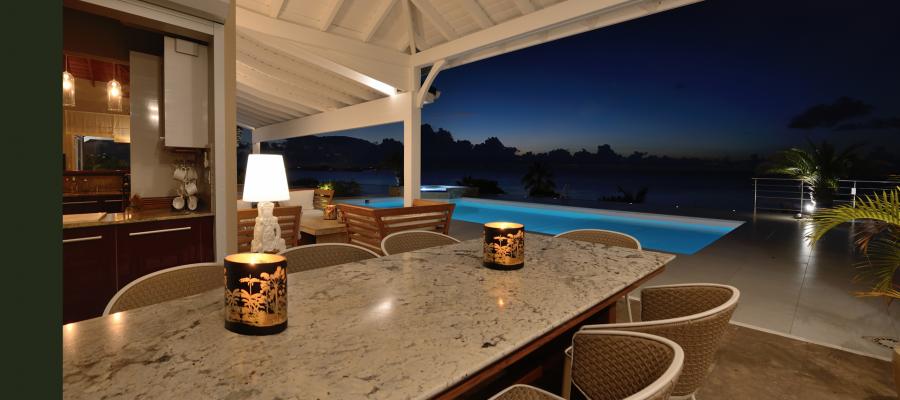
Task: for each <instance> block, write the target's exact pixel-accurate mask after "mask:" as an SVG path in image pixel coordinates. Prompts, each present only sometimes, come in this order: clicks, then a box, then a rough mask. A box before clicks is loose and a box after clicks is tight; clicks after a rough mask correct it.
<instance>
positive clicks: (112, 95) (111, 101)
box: [106, 64, 122, 111]
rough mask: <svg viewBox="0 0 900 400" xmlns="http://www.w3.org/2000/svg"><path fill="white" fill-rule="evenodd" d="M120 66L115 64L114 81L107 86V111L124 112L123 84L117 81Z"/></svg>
mask: <svg viewBox="0 0 900 400" xmlns="http://www.w3.org/2000/svg"><path fill="white" fill-rule="evenodd" d="M118 69H119V66H118V65H116V64H113V79H112V80H111V81H109V83H107V84H106V109H107V110H109V111H122V84H121V83H119V81H117V80H116V72H117V71H118Z"/></svg>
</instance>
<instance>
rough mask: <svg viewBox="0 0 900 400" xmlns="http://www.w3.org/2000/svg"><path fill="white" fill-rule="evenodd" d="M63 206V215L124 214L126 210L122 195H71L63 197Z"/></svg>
mask: <svg viewBox="0 0 900 400" xmlns="http://www.w3.org/2000/svg"><path fill="white" fill-rule="evenodd" d="M62 206H63V214H82V213H94V212H122V211H123V210H125V199H124V196H123V195H122V194H110V195H71V196H64V197H63V203H62Z"/></svg>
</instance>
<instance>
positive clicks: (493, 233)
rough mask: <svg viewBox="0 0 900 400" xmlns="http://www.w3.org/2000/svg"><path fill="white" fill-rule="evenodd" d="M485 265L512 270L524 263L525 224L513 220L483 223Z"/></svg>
mask: <svg viewBox="0 0 900 400" xmlns="http://www.w3.org/2000/svg"><path fill="white" fill-rule="evenodd" d="M483 264H484V266H485V267H488V268H491V269H500V270H513V269H519V268H522V267H523V266H524V265H525V226H524V225H522V224H519V223H515V222H488V223H486V224H484V259H483Z"/></svg>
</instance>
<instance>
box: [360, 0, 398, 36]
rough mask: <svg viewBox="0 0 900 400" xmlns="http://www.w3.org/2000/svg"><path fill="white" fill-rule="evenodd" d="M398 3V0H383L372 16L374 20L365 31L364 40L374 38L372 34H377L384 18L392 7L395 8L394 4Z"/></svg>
mask: <svg viewBox="0 0 900 400" xmlns="http://www.w3.org/2000/svg"><path fill="white" fill-rule="evenodd" d="M396 3H397V0H381V4H379V5H378V7H377V8H376V9H375V15H374V16H373V17H372V22H370V23H369V26H367V27H366V29H365V30H364V31H363V34H362V41H363V42H368V41H370V40H372V36H374V35H375V32H377V31H378V28H380V27H381V24H382V23H384V18H385V17H387V15H388V14H390V12H391V9H392V8H394V4H396Z"/></svg>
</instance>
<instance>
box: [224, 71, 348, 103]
mask: <svg viewBox="0 0 900 400" xmlns="http://www.w3.org/2000/svg"><path fill="white" fill-rule="evenodd" d="M235 66H236V68H235V71H236V74H237V81H238V82H241V83H244V84H246V85H248V86H252V87H255V88H257V89H259V90H263V91H266V92H269V93H271V94H272V95H274V96H276V97H279V98H282V99H285V100H290V101H291V102H294V103H297V104H302V105H305V106H307V107H310V108H313V109H315V110H318V111H329V110H333V109H338V108H341V107H343V106H345V104H343V103H340V102H337V101H333V100H331V99H327V98H323V97H320V96H316V95H313V94H310V93H307V92H304V91H303V89H302V88H298V87H296V86H294V85H291V84H290V83H288V82H285V81H282V80H280V79H278V78H275V77H273V76H271V75H269V74H266V73H264V72H262V71H260V70H258V69H255V68H253V67H251V66H249V65H247V64H244V63H242V62H240V61H237V62H236V63H235Z"/></svg>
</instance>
